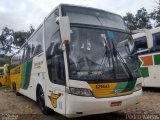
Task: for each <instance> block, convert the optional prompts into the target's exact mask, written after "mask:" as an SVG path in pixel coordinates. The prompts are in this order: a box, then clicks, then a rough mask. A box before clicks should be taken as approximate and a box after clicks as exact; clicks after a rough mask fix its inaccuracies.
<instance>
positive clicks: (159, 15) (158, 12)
mask: <svg viewBox="0 0 160 120" xmlns="http://www.w3.org/2000/svg"><path fill="white" fill-rule="evenodd" d="M150 15H151V18H152V19H153V20H155V25H154V26H155V27H159V26H160V0H159V1H158V2H157V7H156V8H155V9H154V11H153V12H151V14H150Z"/></svg>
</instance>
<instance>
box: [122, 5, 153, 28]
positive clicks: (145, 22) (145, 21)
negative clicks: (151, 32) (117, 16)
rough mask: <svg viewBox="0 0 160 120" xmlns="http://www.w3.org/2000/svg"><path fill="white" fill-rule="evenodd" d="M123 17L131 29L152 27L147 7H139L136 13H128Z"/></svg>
mask: <svg viewBox="0 0 160 120" xmlns="http://www.w3.org/2000/svg"><path fill="white" fill-rule="evenodd" d="M123 18H124V21H125V22H126V24H127V26H128V28H129V29H130V30H136V29H142V28H147V29H151V28H152V25H151V22H150V20H151V18H150V14H149V13H148V12H147V10H146V9H145V8H141V9H139V10H138V11H137V13H136V15H133V14H132V13H127V14H126V16H124V17H123Z"/></svg>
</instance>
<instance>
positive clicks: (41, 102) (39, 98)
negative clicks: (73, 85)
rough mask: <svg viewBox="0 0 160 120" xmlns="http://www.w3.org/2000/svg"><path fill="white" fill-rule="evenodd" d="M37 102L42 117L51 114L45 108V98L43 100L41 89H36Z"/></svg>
mask: <svg viewBox="0 0 160 120" xmlns="http://www.w3.org/2000/svg"><path fill="white" fill-rule="evenodd" d="M37 102H38V104H39V107H40V109H41V111H42V113H43V114H44V115H49V114H51V112H52V111H51V109H49V108H47V107H46V106H45V98H44V92H43V89H42V87H39V88H38V91H37Z"/></svg>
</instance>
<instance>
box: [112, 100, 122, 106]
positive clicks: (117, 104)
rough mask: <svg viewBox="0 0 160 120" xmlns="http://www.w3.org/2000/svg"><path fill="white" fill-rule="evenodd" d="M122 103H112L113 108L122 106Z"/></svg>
mask: <svg viewBox="0 0 160 120" xmlns="http://www.w3.org/2000/svg"><path fill="white" fill-rule="evenodd" d="M121 104H122V101H118V102H111V107H115V106H121Z"/></svg>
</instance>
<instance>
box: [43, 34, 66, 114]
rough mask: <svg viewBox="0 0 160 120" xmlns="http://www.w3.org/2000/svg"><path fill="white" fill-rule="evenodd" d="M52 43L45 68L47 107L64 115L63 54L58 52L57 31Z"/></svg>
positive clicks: (64, 83)
mask: <svg viewBox="0 0 160 120" xmlns="http://www.w3.org/2000/svg"><path fill="white" fill-rule="evenodd" d="M52 40H53V41H52V43H51V44H50V46H49V47H48V48H47V51H46V57H47V68H48V75H49V82H47V83H48V84H47V86H46V90H47V91H46V92H47V95H48V99H47V100H48V101H47V104H48V105H47V106H48V107H50V108H52V109H54V111H56V112H58V113H60V114H63V115H65V106H66V105H65V96H66V95H65V88H66V82H65V81H66V80H65V67H64V57H63V52H62V51H60V49H59V47H60V35H59V31H58V32H56V33H55V35H54V36H53V38H52Z"/></svg>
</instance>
